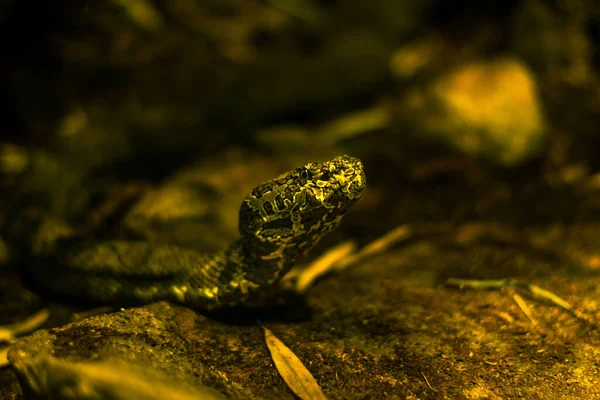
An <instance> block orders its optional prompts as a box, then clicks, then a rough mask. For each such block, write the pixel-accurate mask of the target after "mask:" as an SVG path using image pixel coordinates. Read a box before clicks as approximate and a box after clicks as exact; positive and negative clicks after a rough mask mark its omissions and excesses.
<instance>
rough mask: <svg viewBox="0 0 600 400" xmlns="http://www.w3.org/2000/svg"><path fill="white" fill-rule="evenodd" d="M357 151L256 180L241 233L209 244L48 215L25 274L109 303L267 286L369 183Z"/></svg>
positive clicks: (204, 296)
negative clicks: (106, 230) (182, 243)
mask: <svg viewBox="0 0 600 400" xmlns="http://www.w3.org/2000/svg"><path fill="white" fill-rule="evenodd" d="M365 184H366V180H365V174H364V171H363V166H362V164H361V162H360V160H358V159H356V158H353V157H350V156H341V157H336V158H334V159H333V160H330V161H326V162H322V163H309V164H306V165H305V166H302V167H299V168H296V169H294V170H292V171H290V172H288V173H285V174H283V175H281V176H279V177H278V178H275V179H273V180H270V181H268V182H265V183H263V184H261V185H259V186H258V187H256V188H255V189H254V190H253V191H252V192H251V193H250V194H249V195H247V196H246V198H245V199H244V200H243V202H242V205H241V207H240V211H239V231H240V238H239V239H238V240H236V241H235V242H233V243H232V244H231V245H230V246H229V247H228V248H226V249H224V250H222V251H220V252H217V253H215V254H201V253H199V252H197V251H195V250H191V249H186V248H183V247H179V246H174V245H166V246H165V245H162V246H158V245H156V244H150V243H148V242H144V241H126V240H108V241H103V240H98V239H94V238H89V237H85V236H84V235H81V234H78V233H76V232H75V231H74V229H73V228H72V227H71V226H69V225H68V224H67V223H66V222H63V221H61V220H60V219H56V218H50V217H48V218H44V219H42V220H41V222H39V223H37V225H36V227H35V229H34V230H35V234H33V235H32V237H31V239H30V240H29V243H30V244H29V246H30V252H31V254H32V261H31V262H30V263H29V264H30V270H31V271H30V274H31V275H32V277H33V279H34V280H35V281H36V282H37V283H38V284H40V285H42V286H44V287H46V288H48V289H50V290H51V291H53V292H56V293H58V294H62V295H69V296H72V297H75V298H84V299H89V300H93V301H96V302H101V303H110V304H118V305H123V304H145V303H150V302H153V301H158V300H169V301H173V302H176V303H180V304H184V305H187V306H190V307H194V308H200V309H207V310H209V309H213V308H216V307H222V306H233V305H238V304H241V303H244V302H245V301H247V299H248V298H249V297H251V296H252V295H253V294H256V293H257V292H262V291H265V290H268V288H269V287H271V286H273V285H274V284H276V283H277V282H278V281H279V280H280V279H281V278H282V277H283V276H284V275H285V274H286V273H287V272H288V271H289V270H290V268H291V267H292V266H293V265H294V264H295V263H296V262H297V261H298V260H299V259H300V258H301V257H302V256H303V255H305V254H306V253H307V252H308V251H309V250H310V249H311V248H312V247H313V246H314V245H315V244H316V243H317V242H319V240H320V239H321V238H322V237H323V236H324V235H326V234H327V233H328V232H330V231H331V230H332V229H333V228H335V227H336V226H338V225H339V223H340V221H341V219H342V217H343V216H344V215H345V214H346V212H347V211H348V210H349V208H350V207H351V206H352V205H353V204H354V203H355V202H356V200H358V199H359V198H360V197H361V195H362V193H363V191H364V189H365Z"/></svg>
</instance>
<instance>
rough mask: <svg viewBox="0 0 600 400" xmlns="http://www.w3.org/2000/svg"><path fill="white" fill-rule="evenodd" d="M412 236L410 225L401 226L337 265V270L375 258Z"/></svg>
mask: <svg viewBox="0 0 600 400" xmlns="http://www.w3.org/2000/svg"><path fill="white" fill-rule="evenodd" d="M411 235H412V231H411V229H410V226H408V225H401V226H399V227H397V228H395V229H392V230H391V231H389V232H388V233H386V234H385V235H383V236H381V237H379V238H377V239H375V240H374V241H372V242H371V243H369V244H368V245H366V246H365V247H363V248H362V249H360V250H359V251H358V252H356V253H354V254H351V255H349V256H348V257H347V258H345V259H343V260H341V261H340V262H339V263H337V264H335V269H337V270H342V269H345V268H347V267H349V266H350V265H352V264H356V263H357V262H359V261H362V260H364V259H366V258H368V257H371V256H373V255H374V254H378V253H382V252H384V251H385V250H387V249H389V248H390V247H392V246H393V245H395V244H396V243H398V242H401V241H402V240H405V239H407V238H409V237H410V236H411Z"/></svg>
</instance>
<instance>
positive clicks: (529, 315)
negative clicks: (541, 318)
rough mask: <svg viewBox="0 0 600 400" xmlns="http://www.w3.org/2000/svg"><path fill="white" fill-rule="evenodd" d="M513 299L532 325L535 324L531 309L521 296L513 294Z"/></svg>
mask: <svg viewBox="0 0 600 400" xmlns="http://www.w3.org/2000/svg"><path fill="white" fill-rule="evenodd" d="M513 300H514V301H515V303H517V306H519V308H520V309H521V311H523V314H525V316H526V317H527V318H528V319H529V321H530V322H531V323H532V324H533V325H537V322H536V321H535V318H533V314H532V313H531V309H530V308H529V306H528V305H527V303H526V302H525V300H523V298H522V297H521V296H519V294H518V293H515V294H513Z"/></svg>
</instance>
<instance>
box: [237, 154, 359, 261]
mask: <svg viewBox="0 0 600 400" xmlns="http://www.w3.org/2000/svg"><path fill="white" fill-rule="evenodd" d="M365 184H366V180H365V174H364V171H363V166H362V163H361V162H360V160H358V159H357V158H353V157H350V156H341V157H336V158H334V159H333V160H331V161H326V162H323V163H309V164H306V165H305V166H303V167H299V168H296V169H294V170H292V171H290V172H288V173H286V174H283V175H281V176H280V177H278V178H276V179H273V180H271V181H269V182H266V183H263V184H262V185H260V186H258V187H257V188H255V189H254V190H253V191H252V193H250V194H249V195H248V196H247V197H246V198H245V199H244V202H243V203H242V206H241V208H240V220H239V221H240V222H239V229H240V233H241V235H242V239H241V240H242V242H243V243H244V245H245V246H246V248H247V249H248V250H249V251H250V252H251V253H252V254H255V255H257V256H258V257H260V259H261V260H262V261H263V262H264V261H267V260H273V262H276V263H278V265H279V266H281V265H282V263H283V264H287V263H290V262H292V261H295V260H296V259H297V258H298V257H299V256H301V255H302V254H304V253H305V252H307V251H308V250H309V249H310V248H311V247H312V246H313V245H315V244H316V243H317V242H318V241H319V240H320V239H321V238H322V237H323V236H324V235H325V234H326V233H327V232H329V231H330V230H331V229H333V228H335V227H336V226H337V225H339V223H340V221H341V219H342V217H343V216H344V215H345V213H346V212H347V211H348V209H349V208H350V206H351V205H352V204H354V203H355V202H356V201H357V200H358V199H359V198H360V197H361V195H362V193H363V191H364V189H365Z"/></svg>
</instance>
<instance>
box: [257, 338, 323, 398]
mask: <svg viewBox="0 0 600 400" xmlns="http://www.w3.org/2000/svg"><path fill="white" fill-rule="evenodd" d="M263 329H264V331H265V341H266V342H267V347H268V348H269V351H270V352H271V357H272V358H273V363H275V368H277V371H278V372H279V375H281V377H282V378H283V380H284V381H285V383H286V384H287V385H288V387H289V388H290V389H291V390H292V392H294V394H295V395H296V396H298V397H299V398H301V399H302V400H309V399H310V400H325V399H327V397H325V394H324V393H323V391H322V390H321V387H320V386H319V385H318V384H317V381H315V378H313V376H312V375H311V374H310V372H309V371H308V370H307V369H306V367H305V366H304V364H302V362H301V361H300V360H299V359H298V357H296V355H295V354H294V353H293V352H292V351H291V350H290V349H289V348H288V347H287V346H286V345H285V344H283V342H282V341H281V340H279V339H277V337H276V336H275V335H274V334H273V332H271V331H270V330H268V329H267V328H265V327H264V326H263Z"/></svg>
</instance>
